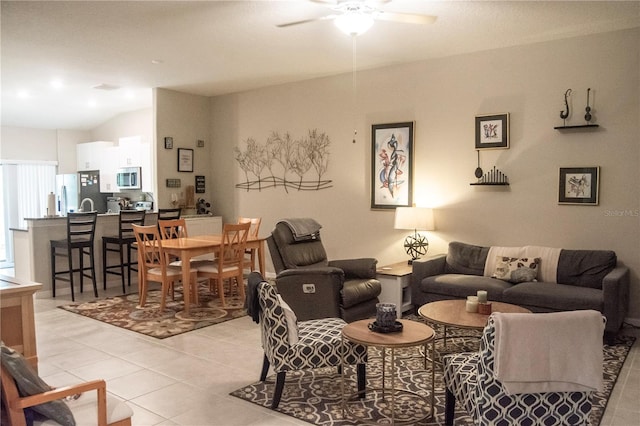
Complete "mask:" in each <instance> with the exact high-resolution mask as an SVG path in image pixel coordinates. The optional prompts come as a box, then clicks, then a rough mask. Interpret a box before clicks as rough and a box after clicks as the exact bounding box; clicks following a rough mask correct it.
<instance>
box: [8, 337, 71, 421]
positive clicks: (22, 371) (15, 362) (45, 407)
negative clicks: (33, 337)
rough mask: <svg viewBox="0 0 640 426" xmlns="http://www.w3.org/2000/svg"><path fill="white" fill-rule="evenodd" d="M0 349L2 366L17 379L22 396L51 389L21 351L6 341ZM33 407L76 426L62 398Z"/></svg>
mask: <svg viewBox="0 0 640 426" xmlns="http://www.w3.org/2000/svg"><path fill="white" fill-rule="evenodd" d="M0 349H1V350H2V355H1V356H2V366H3V367H4V368H6V369H7V371H8V372H9V374H10V375H11V377H13V378H14V380H15V381H16V385H17V387H18V393H19V394H20V396H30V395H35V394H38V393H42V392H46V391H50V390H51V387H50V386H49V385H47V384H46V383H45V382H44V380H42V379H41V378H40V376H38V373H36V371H35V370H34V369H33V367H31V364H29V363H28V362H27V360H26V359H25V357H23V356H22V354H21V353H19V352H16V351H14V350H13V349H12V348H10V347H8V346H5V344H4V342H2V343H1V344H0ZM31 409H32V410H33V411H35V412H37V413H40V414H42V415H43V416H45V417H47V418H49V419H52V420H55V421H56V422H58V423H60V424H61V425H63V426H75V424H76V422H75V420H74V418H73V414H72V413H71V410H70V409H69V407H68V406H67V404H65V403H64V402H63V401H61V400H56V401H51V402H46V403H44V404H39V405H34V406H33V407H31Z"/></svg>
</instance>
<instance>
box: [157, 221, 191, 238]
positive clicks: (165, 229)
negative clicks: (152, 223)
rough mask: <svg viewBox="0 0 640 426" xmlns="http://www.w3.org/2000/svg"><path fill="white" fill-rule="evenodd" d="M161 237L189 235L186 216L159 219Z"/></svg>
mask: <svg viewBox="0 0 640 426" xmlns="http://www.w3.org/2000/svg"><path fill="white" fill-rule="evenodd" d="M158 228H159V229H160V237H161V238H163V239H165V240H166V239H171V238H182V237H188V236H189V235H188V234H187V223H186V221H185V220H184V218H180V219H158Z"/></svg>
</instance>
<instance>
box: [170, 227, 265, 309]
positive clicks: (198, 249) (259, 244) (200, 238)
mask: <svg viewBox="0 0 640 426" xmlns="http://www.w3.org/2000/svg"><path fill="white" fill-rule="evenodd" d="M265 241H266V238H264V237H251V236H249V237H248V238H247V245H246V248H247V249H257V251H258V266H259V268H260V273H261V274H262V276H265V269H264V268H265V266H264V245H265V244H264V243H265ZM221 243H222V234H220V235H196V236H193V237H182V238H172V239H168V240H161V241H160V244H162V248H163V249H164V251H165V252H166V253H169V254H172V255H174V256H178V257H179V258H180V260H181V261H182V286H183V288H184V291H183V293H184V312H185V313H186V314H189V304H190V300H189V299H190V294H189V293H190V292H189V291H187V290H186V289H187V288H188V285H185V283H188V282H189V280H190V278H191V275H190V269H191V267H190V265H191V258H193V257H195V256H200V255H203V254H207V253H213V252H215V251H216V250H217V249H218V248H219V247H220V244H221ZM185 265H187V267H186V268H185Z"/></svg>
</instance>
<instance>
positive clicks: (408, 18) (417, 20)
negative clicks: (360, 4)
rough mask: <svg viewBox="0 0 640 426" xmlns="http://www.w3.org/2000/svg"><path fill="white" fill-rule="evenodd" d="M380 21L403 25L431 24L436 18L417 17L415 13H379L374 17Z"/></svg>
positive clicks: (427, 16) (430, 16)
mask: <svg viewBox="0 0 640 426" xmlns="http://www.w3.org/2000/svg"><path fill="white" fill-rule="evenodd" d="M374 17H375V19H379V20H381V21H393V22H402V23H405V24H433V23H434V22H436V19H437V17H436V16H432V15H418V14H415V13H394V12H383V11H380V12H378V13H376V14H375V15H374Z"/></svg>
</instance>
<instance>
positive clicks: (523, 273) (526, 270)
mask: <svg viewBox="0 0 640 426" xmlns="http://www.w3.org/2000/svg"><path fill="white" fill-rule="evenodd" d="M539 266H540V258H539V257H523V258H517V257H507V256H496V269H495V270H494V272H493V275H492V277H493V278H498V279H500V280H504V281H509V282H510V283H514V284H518V283H523V282H528V281H536V278H537V277H538V269H539V268H538V267H539Z"/></svg>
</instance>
